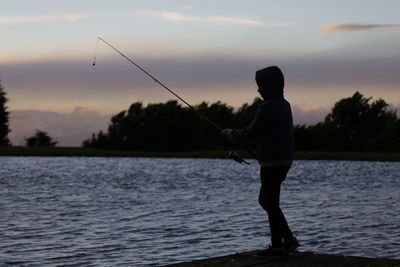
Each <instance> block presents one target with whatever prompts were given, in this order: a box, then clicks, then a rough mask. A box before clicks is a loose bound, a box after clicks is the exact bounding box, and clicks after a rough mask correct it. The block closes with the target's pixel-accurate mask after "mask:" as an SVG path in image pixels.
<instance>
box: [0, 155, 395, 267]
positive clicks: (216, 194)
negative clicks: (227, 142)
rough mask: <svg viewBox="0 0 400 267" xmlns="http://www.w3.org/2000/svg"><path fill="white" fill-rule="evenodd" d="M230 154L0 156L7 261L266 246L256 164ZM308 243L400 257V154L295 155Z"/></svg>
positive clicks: (289, 194)
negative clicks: (376, 158) (371, 157)
mask: <svg viewBox="0 0 400 267" xmlns="http://www.w3.org/2000/svg"><path fill="white" fill-rule="evenodd" d="M250 162H251V164H250V165H249V166H248V165H241V164H238V163H235V162H233V161H231V160H225V159H171V158H78V157H76V158H73V157H68V158H67V157H66V158H62V157H54V158H51V157H0V266H9V265H12V266H65V265H68V266H160V265H165V264H170V263H176V262H182V261H191V260H195V259H201V258H208V257H213V256H221V255H225V254H232V253H235V252H244V251H249V250H255V249H261V248H263V246H265V245H267V244H268V242H269V228H268V222H267V216H266V214H265V212H264V211H263V210H262V209H261V207H259V205H258V190H259V185H260V181H259V169H258V165H257V163H256V162H255V161H250ZM281 207H282V209H283V211H284V213H285V214H286V218H287V220H288V222H289V225H290V226H291V228H292V229H293V231H294V234H295V235H296V236H297V237H298V239H299V241H300V243H301V247H300V248H299V250H300V251H313V252H319V253H329V254H344V255H355V256H366V257H386V258H397V259H400V162H358V161H295V162H294V164H293V166H292V168H291V170H290V171H289V174H288V177H287V179H286V181H285V182H284V183H283V186H282V194H281Z"/></svg>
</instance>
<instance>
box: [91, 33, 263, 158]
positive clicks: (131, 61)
mask: <svg viewBox="0 0 400 267" xmlns="http://www.w3.org/2000/svg"><path fill="white" fill-rule="evenodd" d="M99 41H102V42H104V43H105V44H106V45H108V46H109V47H110V48H112V49H113V50H114V51H116V52H117V53H118V54H120V55H121V56H122V57H123V58H125V59H126V60H128V61H129V62H130V63H132V64H133V65H135V66H136V67H137V68H138V69H140V70H141V71H142V72H144V73H145V74H146V75H147V76H149V77H150V78H151V79H152V80H153V81H154V82H156V83H158V84H159V85H161V86H162V87H163V88H164V89H166V90H168V91H169V92H170V93H171V94H173V95H174V96H175V97H176V98H178V99H179V100H181V101H182V102H183V103H185V104H186V105H187V106H188V107H189V108H191V109H193V110H194V111H195V112H196V113H197V114H198V115H199V116H200V118H202V119H204V120H206V121H207V122H208V123H209V124H211V125H212V126H214V127H215V128H217V129H218V130H219V131H221V130H222V127H221V126H219V125H218V124H217V123H215V122H214V121H213V120H211V119H210V118H208V117H207V116H205V115H204V114H202V113H201V112H200V111H198V110H197V109H196V108H194V107H193V106H192V105H190V104H189V103H188V102H186V100H184V99H183V98H182V97H180V96H179V95H177V94H176V93H175V92H174V91H172V90H171V89H169V88H168V87H167V86H166V85H165V84H163V83H162V82H160V81H159V80H158V79H157V78H156V77H154V76H153V75H151V74H150V73H149V72H148V71H146V70H145V69H143V68H142V67H141V66H139V65H138V64H137V63H136V62H134V61H133V60H132V59H130V58H128V57H127V56H125V55H124V54H123V53H122V52H121V51H119V50H118V49H117V48H115V47H114V46H112V45H111V44H110V43H108V42H107V41H106V40H104V39H103V38H101V37H97V43H96V50H95V55H94V61H93V66H95V65H96V57H97V47H98V44H99ZM241 147H242V149H244V150H245V151H247V152H248V153H249V154H250V155H252V156H254V157H255V158H256V159H257V155H256V154H255V153H254V152H253V151H251V150H250V149H248V148H246V147H244V146H243V144H242V145H241ZM227 157H229V158H231V159H233V160H235V161H237V162H239V163H246V164H249V163H248V162H247V161H245V160H244V159H243V158H242V157H241V156H240V155H239V154H238V153H237V152H235V151H232V152H230V153H229V154H228V156H227Z"/></svg>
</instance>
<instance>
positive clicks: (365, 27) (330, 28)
mask: <svg viewBox="0 0 400 267" xmlns="http://www.w3.org/2000/svg"><path fill="white" fill-rule="evenodd" d="M378 29H380V30H398V29H400V24H360V23H347V24H329V25H324V26H322V27H321V31H323V32H329V33H337V32H355V31H370V30H378Z"/></svg>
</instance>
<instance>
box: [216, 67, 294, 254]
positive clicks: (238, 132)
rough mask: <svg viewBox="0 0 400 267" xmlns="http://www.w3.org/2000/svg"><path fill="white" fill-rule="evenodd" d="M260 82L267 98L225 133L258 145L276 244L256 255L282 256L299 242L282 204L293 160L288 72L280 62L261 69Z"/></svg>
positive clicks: (265, 205) (262, 198) (263, 193)
mask: <svg viewBox="0 0 400 267" xmlns="http://www.w3.org/2000/svg"><path fill="white" fill-rule="evenodd" d="M256 83H257V85H258V92H259V93H260V95H261V96H262V98H263V99H264V102H263V103H262V104H261V105H260V107H259V108H258V111H257V114H256V116H255V118H254V120H253V121H252V122H251V124H250V125H249V126H247V127H246V128H243V129H223V130H222V131H221V134H222V135H224V136H227V137H228V138H230V139H232V140H233V141H234V142H237V143H251V144H255V145H256V148H257V156H258V160H259V163H260V167H261V168H260V176H261V189H260V195H259V203H260V205H261V207H262V208H263V209H264V210H266V211H267V213H268V221H269V226H270V230H271V242H272V244H271V245H270V246H268V247H267V249H265V250H262V251H260V252H258V253H256V254H255V256H259V257H268V256H280V255H284V254H286V253H288V252H290V251H293V250H295V249H296V248H297V247H298V246H299V242H298V241H297V239H296V238H295V237H294V236H293V234H292V231H291V230H290V228H289V226H288V224H287V222H286V219H285V216H284V215H283V213H282V210H281V209H280V207H279V197H280V188H281V183H282V182H283V181H284V180H285V178H286V175H287V173H288V171H289V169H290V166H291V164H292V160H293V149H294V137H293V119H292V112H291V108H290V104H289V102H287V101H286V100H285V98H284V97H283V88H284V84H285V83H284V76H283V73H282V71H281V70H280V69H279V68H278V67H277V66H271V67H267V68H264V69H262V70H259V71H257V72H256Z"/></svg>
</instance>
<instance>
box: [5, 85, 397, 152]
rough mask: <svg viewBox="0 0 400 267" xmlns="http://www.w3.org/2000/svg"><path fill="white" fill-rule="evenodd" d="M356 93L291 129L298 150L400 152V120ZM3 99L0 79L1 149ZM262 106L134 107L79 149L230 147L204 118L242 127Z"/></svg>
mask: <svg viewBox="0 0 400 267" xmlns="http://www.w3.org/2000/svg"><path fill="white" fill-rule="evenodd" d="M371 99H372V98H370V97H369V98H367V97H364V96H363V95H362V94H361V93H360V92H356V93H354V94H353V95H352V96H351V97H348V98H344V99H341V100H339V101H338V102H336V103H335V105H334V107H333V108H332V110H331V112H330V113H329V114H328V115H327V116H326V117H325V119H324V120H323V121H322V122H320V123H317V124H314V125H296V126H295V127H294V135H295V149H296V150H297V151H307V150H308V151H388V152H400V119H399V118H398V117H397V114H396V112H395V111H393V110H390V109H389V106H388V104H387V103H386V102H385V101H384V100H382V99H378V100H375V101H372V102H371ZM7 101H8V99H7V98H6V93H5V91H4V88H3V87H2V85H1V81H0V146H10V145H11V143H10V140H9V139H8V134H9V132H10V127H9V112H8V111H7V106H6V103H7ZM261 103H262V100H261V99H260V98H255V99H254V101H253V103H251V104H244V105H242V106H241V107H240V108H239V109H237V110H235V109H234V108H233V107H230V106H228V105H227V104H224V103H221V102H216V103H213V104H208V103H206V102H202V103H201V104H199V105H196V106H194V108H195V110H194V109H191V108H189V107H186V106H182V105H180V104H179V103H178V102H177V101H168V102H166V103H159V104H148V105H147V106H144V105H143V104H142V103H140V102H136V103H133V104H132V105H131V106H130V107H129V109H128V110H125V111H121V112H119V113H118V114H116V115H114V116H113V117H112V118H111V121H110V123H109V126H108V129H107V130H106V131H104V132H103V131H100V132H98V133H93V134H92V136H91V137H90V138H88V139H87V140H85V141H83V143H82V146H83V147H91V148H100V149H114V150H135V151H194V150H223V149H230V148H231V147H232V144H231V143H230V141H228V140H226V139H225V138H223V137H222V136H221V135H220V133H219V131H218V129H216V128H215V127H213V126H212V125H210V124H209V123H207V121H206V120H204V119H203V118H202V117H201V116H199V114H200V115H204V116H206V117H207V118H210V119H211V120H212V121H214V122H216V123H217V124H218V125H220V126H221V127H223V128H243V127H245V126H246V125H248V124H249V123H250V122H251V120H252V119H253V118H254V116H255V114H256V112H257V109H258V106H259V105H260V104H261ZM25 141H26V146H55V145H56V143H57V142H56V141H54V140H53V139H52V138H51V137H50V136H49V135H48V134H47V133H46V132H44V131H40V130H37V131H36V133H35V134H34V135H33V136H32V137H29V138H26V139H25Z"/></svg>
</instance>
